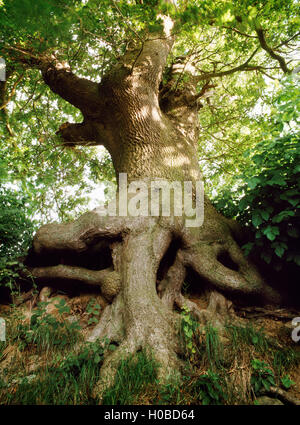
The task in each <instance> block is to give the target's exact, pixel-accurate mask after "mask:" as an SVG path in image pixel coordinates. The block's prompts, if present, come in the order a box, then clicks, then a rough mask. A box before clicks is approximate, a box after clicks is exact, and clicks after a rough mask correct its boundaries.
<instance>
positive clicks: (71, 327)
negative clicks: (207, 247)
mask: <svg viewBox="0 0 300 425" xmlns="http://www.w3.org/2000/svg"><path fill="white" fill-rule="evenodd" d="M56 307H57V311H58V315H56V317H54V316H53V315H51V314H48V313H47V304H45V303H41V304H39V306H38V308H37V309H35V311H34V314H33V315H32V316H31V319H30V320H29V321H24V317H22V315H20V313H19V312H18V310H17V309H13V312H12V314H11V315H10V317H9V318H8V339H7V342H5V343H4V342H0V372H1V373H0V404H55V405H56V404H98V403H99V400H97V398H95V397H93V395H92V394H93V392H92V390H93V388H94V386H95V384H96V382H97V381H98V380H99V377H100V370H101V365H102V362H103V359H104V357H105V354H106V353H107V350H113V349H115V346H114V345H110V344H109V341H108V340H104V341H101V342H95V343H83V342H82V336H81V332H80V331H81V329H80V326H79V324H78V323H77V322H69V321H68V320H66V317H65V316H66V314H68V313H69V309H68V306H67V305H66V304H65V303H64V302H63V301H60V302H59V303H58V304H56ZM97 313H98V312H97ZM179 337H180V341H181V348H182V352H183V357H184V365H185V366H184V368H183V371H182V379H180V380H179V379H178V378H175V377H174V378H172V379H170V381H169V382H167V383H165V384H164V385H161V384H159V383H158V379H157V372H158V366H159V365H158V364H157V363H156V362H155V360H154V359H153V357H152V355H151V352H148V351H147V352H146V351H141V352H138V353H137V354H136V355H135V356H133V357H132V356H131V357H128V358H124V359H123V360H122V361H121V362H120V364H119V368H118V373H117V375H116V378H115V381H114V383H113V385H112V386H111V387H110V388H108V389H107V390H106V392H105V393H104V397H103V400H102V403H103V404H106V405H132V404H150V405H151V404H173V405H180V404H185V405H186V404H195V405H196V404H203V405H205V404H209V405H210V404H215V405H216V404H253V403H256V398H257V397H258V396H260V395H261V394H263V392H264V391H266V390H268V389H269V388H270V386H277V387H281V388H283V389H285V390H288V389H289V388H291V387H292V386H293V385H294V382H293V381H292V379H291V378H290V375H289V374H290V373H291V371H292V370H293V368H295V367H296V366H297V365H298V364H299V361H300V356H299V350H298V351H297V349H296V348H295V347H293V346H289V345H288V344H287V343H286V342H283V341H281V340H277V339H275V338H273V337H270V336H268V335H267V334H266V333H265V331H264V330H263V329H262V328H261V329H258V328H257V327H255V326H253V325H252V324H251V323H247V324H245V325H244V324H228V325H227V326H226V328H225V332H223V333H220V332H219V331H218V329H216V328H215V327H213V326H212V325H207V326H200V325H199V323H198V322H197V321H196V320H195V318H193V317H192V315H191V314H190V312H189V311H188V309H187V308H184V309H183V311H182V313H181V323H180V328H179ZM9 350H11V351H12V352H13V355H11V360H10V362H7V359H6V357H7V356H8V354H7V353H8V352H9ZM33 359H35V361H36V367H35V368H33V370H29V369H28V365H29V364H30V362H32V360H33Z"/></svg>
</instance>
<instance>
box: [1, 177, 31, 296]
mask: <svg viewBox="0 0 300 425" xmlns="http://www.w3.org/2000/svg"><path fill="white" fill-rule="evenodd" d="M30 215H31V209H30V204H29V203H28V198H27V197H25V196H22V195H21V194H20V193H18V192H17V191H15V190H12V189H8V188H7V187H5V186H2V185H0V288H1V287H8V288H9V290H10V291H11V292H13V291H16V290H17V285H16V280H18V279H20V271H21V270H22V268H23V265H22V264H21V261H20V259H19V257H21V256H22V255H24V254H25V253H26V251H27V249H28V248H29V246H30V244H31V241H32V233H33V231H34V229H35V222H34V221H33V220H30V218H29V217H30Z"/></svg>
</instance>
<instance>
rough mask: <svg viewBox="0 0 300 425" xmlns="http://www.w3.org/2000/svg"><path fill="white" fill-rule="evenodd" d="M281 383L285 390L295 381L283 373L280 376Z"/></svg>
mask: <svg viewBox="0 0 300 425" xmlns="http://www.w3.org/2000/svg"><path fill="white" fill-rule="evenodd" d="M281 383H282V385H283V387H284V388H285V389H286V390H289V389H290V388H291V386H292V385H295V382H294V381H293V380H292V379H291V378H290V376H289V375H285V376H283V377H282V378H281Z"/></svg>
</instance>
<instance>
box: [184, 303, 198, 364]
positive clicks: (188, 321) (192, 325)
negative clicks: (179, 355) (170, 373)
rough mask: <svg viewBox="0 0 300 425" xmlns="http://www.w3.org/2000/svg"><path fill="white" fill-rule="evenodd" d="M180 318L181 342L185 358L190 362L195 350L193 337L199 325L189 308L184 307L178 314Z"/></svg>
mask: <svg viewBox="0 0 300 425" xmlns="http://www.w3.org/2000/svg"><path fill="white" fill-rule="evenodd" d="M180 317H181V329H180V334H181V340H182V343H183V347H184V350H185V351H186V354H187V357H188V358H189V359H190V360H191V361H192V360H193V358H194V357H195V353H196V348H195V346H194V337H195V334H196V331H197V328H198V327H199V323H198V322H197V321H196V320H195V319H194V318H193V317H192V315H191V312H190V310H189V308H188V307H187V306H186V305H184V306H183V307H182V311H181V314H180Z"/></svg>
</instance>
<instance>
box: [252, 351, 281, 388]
mask: <svg viewBox="0 0 300 425" xmlns="http://www.w3.org/2000/svg"><path fill="white" fill-rule="evenodd" d="M252 367H253V373H252V375H251V385H252V387H253V390H254V392H255V394H259V392H260V391H261V390H262V389H265V390H267V391H269V389H270V386H272V385H273V386H275V385H276V383H275V377H274V373H273V371H272V370H271V369H270V367H269V366H268V364H267V363H266V362H263V361H261V360H258V359H253V360H252Z"/></svg>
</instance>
